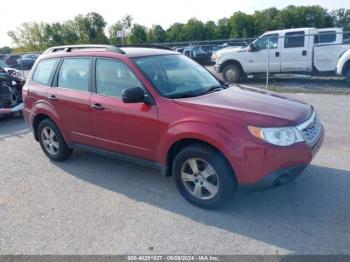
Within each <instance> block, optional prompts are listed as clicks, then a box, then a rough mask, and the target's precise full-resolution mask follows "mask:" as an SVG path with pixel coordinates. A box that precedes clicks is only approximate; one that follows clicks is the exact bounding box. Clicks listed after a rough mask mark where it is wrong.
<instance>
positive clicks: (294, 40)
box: [284, 31, 305, 48]
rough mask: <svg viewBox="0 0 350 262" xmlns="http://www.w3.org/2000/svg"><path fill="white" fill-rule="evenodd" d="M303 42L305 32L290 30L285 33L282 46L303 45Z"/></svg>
mask: <svg viewBox="0 0 350 262" xmlns="http://www.w3.org/2000/svg"><path fill="white" fill-rule="evenodd" d="M304 42H305V32H304V31H300V32H291V33H286V35H285V39H284V48H292V47H304Z"/></svg>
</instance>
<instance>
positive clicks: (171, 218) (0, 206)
mask: <svg viewBox="0 0 350 262" xmlns="http://www.w3.org/2000/svg"><path fill="white" fill-rule="evenodd" d="M293 96H296V97H297V98H299V99H301V100H305V101H307V102H309V103H312V104H313V105H314V106H315V107H316V109H317V110H318V111H319V113H320V116H321V118H322V120H323V121H324V123H325V127H326V137H325V141H324V145H323V147H322V148H321V150H320V152H319V154H318V155H317V157H316V158H315V159H314V161H313V162H312V165H311V166H309V167H308V168H307V169H306V171H305V173H304V174H303V175H302V176H301V177H300V178H298V179H297V180H296V181H295V182H293V183H291V184H289V185H287V186H284V187H280V188H277V189H274V190H269V191H263V192H255V193H245V192H239V193H238V194H237V195H236V197H235V199H233V201H232V203H231V204H230V205H229V206H227V207H226V208H224V209H221V210H216V211H207V210H202V209H199V208H197V207H194V206H192V205H190V204H189V203H187V202H186V201H185V200H184V199H182V198H181V196H180V195H179V194H178V192H177V190H176V188H175V185H174V181H173V178H164V177H162V176H161V175H160V174H159V173H157V172H156V171H154V170H152V169H148V168H144V167H142V166H135V165H133V164H129V163H126V162H122V161H118V160H115V159H111V158H106V157H102V156H98V155H94V154H90V153H86V152H76V153H74V155H73V157H72V158H71V159H70V160H68V161H67V162H64V163H54V162H51V161H50V160H48V159H47V158H46V157H45V156H44V154H43V153H42V152H41V150H40V147H39V145H38V144H37V143H36V142H35V141H34V139H33V136H32V134H31V133H30V131H29V130H28V129H27V127H26V125H25V123H24V122H23V120H22V119H12V120H7V121H0V149H1V165H0V189H1V190H0V254H203V253H204V254H252V253H255V254H286V253H294V254H350V201H349V199H350V161H349V155H350V138H349V129H350V117H349V116H350V107H349V105H350V96H342V95H320V94H293Z"/></svg>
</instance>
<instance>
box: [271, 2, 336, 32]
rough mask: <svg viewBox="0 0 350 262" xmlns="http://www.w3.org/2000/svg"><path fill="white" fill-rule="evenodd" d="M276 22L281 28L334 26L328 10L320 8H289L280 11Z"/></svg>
mask: <svg viewBox="0 0 350 262" xmlns="http://www.w3.org/2000/svg"><path fill="white" fill-rule="evenodd" d="M276 21H277V23H278V27H279V28H297V27H316V28H322V27H330V26H333V23H332V17H331V16H330V14H329V13H328V12H327V9H324V8H322V7H320V6H299V7H296V6H293V5H291V6H288V7H286V8H284V9H282V10H280V11H279V13H278V15H277V17H276Z"/></svg>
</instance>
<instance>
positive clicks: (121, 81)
mask: <svg viewBox="0 0 350 262" xmlns="http://www.w3.org/2000/svg"><path fill="white" fill-rule="evenodd" d="M131 87H142V84H141V83H140V81H139V80H138V79H137V77H136V76H135V75H134V73H133V72H132V71H131V70H130V68H129V67H128V66H127V65H125V64H124V63H123V62H121V61H118V60H112V59H104V58H98V59H97V60H96V91H97V94H100V95H105V96H111V97H117V98H121V97H122V92H123V90H124V89H126V88H131Z"/></svg>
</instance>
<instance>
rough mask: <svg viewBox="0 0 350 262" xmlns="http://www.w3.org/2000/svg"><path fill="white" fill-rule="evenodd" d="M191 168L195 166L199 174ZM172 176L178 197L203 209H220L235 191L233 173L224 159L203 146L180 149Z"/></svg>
mask: <svg viewBox="0 0 350 262" xmlns="http://www.w3.org/2000/svg"><path fill="white" fill-rule="evenodd" d="M194 163H195V165H194ZM192 165H194V166H197V168H198V172H196V171H193V169H195V167H194V168H193V169H192ZM191 171H192V172H191ZM208 171H209V172H208ZM172 173H173V175H174V176H175V181H176V186H177V188H178V190H179V192H180V194H181V195H182V196H183V197H184V198H185V199H186V200H188V201H189V202H190V203H192V204H194V205H196V206H199V207H202V208H207V209H213V208H218V207H221V206H222V205H224V204H225V203H226V202H227V201H228V200H231V199H232V198H233V195H234V193H235V192H236V190H237V182H236V179H235V175H234V172H233V170H232V168H231V166H230V165H229V164H228V163H227V161H226V159H224V158H223V156H222V155H221V154H219V153H218V152H217V151H216V150H214V149H212V148H211V147H209V146H206V145H203V144H194V145H191V146H188V147H185V148H184V149H182V150H181V151H180V152H179V153H178V154H177V155H176V157H175V159H174V162H173V165H172ZM210 174H211V175H210ZM207 188H208V189H209V190H208V189H207Z"/></svg>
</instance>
